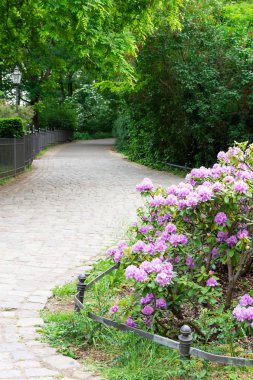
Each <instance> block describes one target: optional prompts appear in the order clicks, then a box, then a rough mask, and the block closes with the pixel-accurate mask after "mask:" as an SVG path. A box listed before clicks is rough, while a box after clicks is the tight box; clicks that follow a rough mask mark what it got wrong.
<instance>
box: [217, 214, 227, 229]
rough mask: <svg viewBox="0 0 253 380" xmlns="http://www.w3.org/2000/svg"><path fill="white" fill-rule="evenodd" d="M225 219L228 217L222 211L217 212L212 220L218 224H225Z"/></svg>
mask: <svg viewBox="0 0 253 380" xmlns="http://www.w3.org/2000/svg"><path fill="white" fill-rule="evenodd" d="M227 220H228V217H227V215H226V214H225V213H224V212H218V214H217V215H216V216H215V218H214V221H215V223H216V224H217V225H218V226H225V224H226V223H227Z"/></svg>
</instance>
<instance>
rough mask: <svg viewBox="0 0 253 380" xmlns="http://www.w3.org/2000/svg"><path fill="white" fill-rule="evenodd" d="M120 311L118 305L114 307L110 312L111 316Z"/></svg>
mask: <svg viewBox="0 0 253 380" xmlns="http://www.w3.org/2000/svg"><path fill="white" fill-rule="evenodd" d="M118 310H119V307H118V306H117V305H113V306H112V307H111V308H110V310H109V313H110V314H114V313H117V311H118Z"/></svg>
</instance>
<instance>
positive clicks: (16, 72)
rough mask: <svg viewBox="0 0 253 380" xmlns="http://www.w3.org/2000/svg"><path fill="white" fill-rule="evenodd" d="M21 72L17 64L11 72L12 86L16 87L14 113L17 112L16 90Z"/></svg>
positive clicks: (17, 97) (17, 95) (17, 93)
mask: <svg viewBox="0 0 253 380" xmlns="http://www.w3.org/2000/svg"><path fill="white" fill-rule="evenodd" d="M21 75H22V74H21V72H20V70H19V68H18V66H16V67H15V69H14V71H13V73H12V83H13V84H14V86H15V87H16V113H18V100H19V91H18V88H19V84H20V81H21Z"/></svg>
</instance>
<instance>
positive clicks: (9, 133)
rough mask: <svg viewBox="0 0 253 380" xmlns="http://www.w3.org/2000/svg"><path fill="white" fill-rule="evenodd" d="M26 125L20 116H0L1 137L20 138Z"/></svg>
mask: <svg viewBox="0 0 253 380" xmlns="http://www.w3.org/2000/svg"><path fill="white" fill-rule="evenodd" d="M24 133H25V126H24V123H23V120H22V119H21V118H20V117H11V118H0V138H12V137H15V136H16V138H17V139H20V138H22V137H23V136H24Z"/></svg>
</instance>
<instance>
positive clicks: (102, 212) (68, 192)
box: [0, 139, 178, 380]
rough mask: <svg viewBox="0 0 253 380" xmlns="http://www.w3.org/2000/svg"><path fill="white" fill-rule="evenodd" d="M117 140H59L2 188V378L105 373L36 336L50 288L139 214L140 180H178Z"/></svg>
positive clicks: (73, 273) (84, 263)
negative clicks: (124, 151) (117, 146)
mask: <svg viewBox="0 0 253 380" xmlns="http://www.w3.org/2000/svg"><path fill="white" fill-rule="evenodd" d="M112 144H113V140H110V139H108V140H96V141H80V142H74V143H70V144H64V145H61V146H57V147H54V148H52V149H50V151H49V152H47V153H46V154H45V155H44V156H43V158H41V159H38V160H35V161H34V163H33V170H32V172H31V173H26V174H23V175H21V176H20V177H19V178H17V179H16V180H15V181H13V182H12V183H10V184H9V185H7V186H4V187H3V188H0V379H4V380H7V379H22V380H27V379H29V380H35V379H36V380H39V379H42V380H49V379H51V380H52V379H57V378H58V379H59V378H61V379H64V380H70V379H84V380H85V379H86V380H88V379H89V380H92V379H93V380H95V379H99V377H98V376H96V375H94V374H93V375H91V374H89V373H87V372H85V370H84V369H83V368H82V367H81V365H80V364H78V363H77V362H76V361H74V360H73V359H70V358H67V357H64V356H62V355H59V354H57V353H56V351H55V350H54V349H52V348H50V347H48V346H47V345H46V344H43V343H40V342H39V341H38V340H37V338H38V333H36V325H38V324H40V323H41V322H42V321H41V320H40V318H39V310H40V309H42V308H43V307H44V305H45V303H46V301H47V299H48V297H49V296H50V295H51V292H50V289H52V288H53V287H54V286H55V285H58V284H60V283H62V282H63V281H64V282H66V281H68V280H70V279H71V278H72V279H73V278H74V277H76V276H77V275H78V273H80V271H83V270H85V268H87V266H89V265H90V264H91V262H92V261H94V260H96V259H97V258H98V257H99V256H101V255H103V254H104V251H105V248H106V247H108V246H110V245H111V244H113V242H114V241H115V239H116V238H117V235H116V232H117V234H118V235H120V234H122V233H123V231H124V230H125V229H126V227H127V225H128V224H129V223H130V222H131V221H133V220H134V219H135V209H136V207H137V206H138V205H140V203H141V201H140V197H139V196H138V195H137V194H136V193H135V191H134V189H135V185H136V183H139V182H140V181H141V180H142V178H143V177H150V178H152V180H153V182H154V183H155V184H156V185H157V184H164V185H169V184H172V183H176V182H178V178H177V177H175V176H172V175H169V174H167V173H163V172H157V171H154V170H151V169H147V168H145V167H143V166H141V165H138V164H134V163H130V162H128V161H127V160H125V159H123V158H122V157H121V156H120V155H119V154H117V153H115V152H113V151H112V150H111V145H112Z"/></svg>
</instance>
